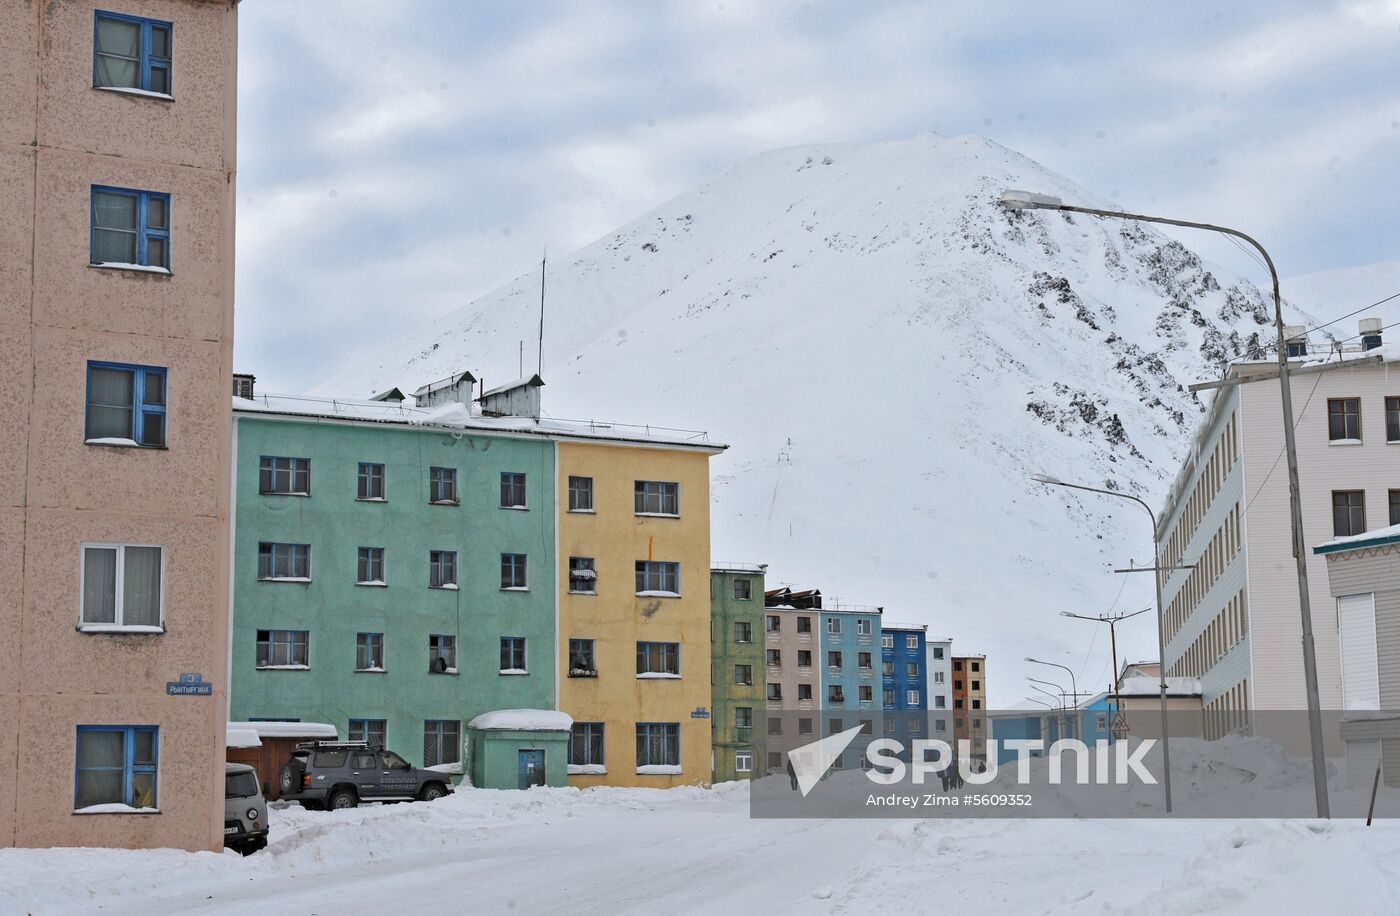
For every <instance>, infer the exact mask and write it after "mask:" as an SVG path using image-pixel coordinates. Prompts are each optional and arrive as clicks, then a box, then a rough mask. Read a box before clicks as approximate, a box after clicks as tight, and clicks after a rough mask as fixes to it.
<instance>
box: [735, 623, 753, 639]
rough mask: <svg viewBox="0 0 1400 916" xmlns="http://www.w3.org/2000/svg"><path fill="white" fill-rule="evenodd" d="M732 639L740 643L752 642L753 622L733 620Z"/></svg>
mask: <svg viewBox="0 0 1400 916" xmlns="http://www.w3.org/2000/svg"><path fill="white" fill-rule="evenodd" d="M734 641H735V642H742V643H751V642H753V624H751V623H749V622H748V621H747V620H738V621H735V622H734Z"/></svg>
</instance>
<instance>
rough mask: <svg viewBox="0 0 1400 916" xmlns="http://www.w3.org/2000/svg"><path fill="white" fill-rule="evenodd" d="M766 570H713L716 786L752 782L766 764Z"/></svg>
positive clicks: (729, 567) (733, 566)
mask: <svg viewBox="0 0 1400 916" xmlns="http://www.w3.org/2000/svg"><path fill="white" fill-rule="evenodd" d="M766 571H767V567H765V566H762V565H752V564H750V565H742V566H741V565H736V564H729V565H726V566H721V567H713V568H711V570H710V607H711V618H710V646H711V650H710V651H711V657H712V659H713V662H712V669H713V675H714V685H713V687H712V688H711V694H712V699H711V701H710V715H711V718H710V728H711V743H712V744H713V746H714V766H713V770H714V781H715V782H726V781H728V780H733V779H753V778H754V776H755V774H756V773H760V772H761V767H762V761H763V760H764V756H763V755H764V747H763V743H762V741H761V740H755V739H761V738H762V733H761V730H760V731H757V732H756V731H755V729H754V715H755V714H761V713H762V712H763V710H764V699H763V689H764V687H763V684H764V682H763V681H762V680H761V678H762V677H763V674H764V657H763V655H764V642H763V637H762V633H763V617H764V608H763V596H764V588H763V578H764V575H765V573H766Z"/></svg>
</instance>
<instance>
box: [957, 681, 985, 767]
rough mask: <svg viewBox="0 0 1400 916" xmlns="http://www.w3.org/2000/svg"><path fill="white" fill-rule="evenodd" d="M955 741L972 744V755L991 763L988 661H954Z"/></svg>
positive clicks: (970, 752) (970, 747) (969, 745)
mask: <svg viewBox="0 0 1400 916" xmlns="http://www.w3.org/2000/svg"><path fill="white" fill-rule="evenodd" d="M952 677H953V689H952V696H953V738H954V740H956V741H966V742H968V744H967V747H968V752H969V754H970V755H971V756H972V757H974V758H976V759H979V760H986V759H987V731H988V728H987V657H986V656H985V655H959V656H955V657H954V658H953V670H952Z"/></svg>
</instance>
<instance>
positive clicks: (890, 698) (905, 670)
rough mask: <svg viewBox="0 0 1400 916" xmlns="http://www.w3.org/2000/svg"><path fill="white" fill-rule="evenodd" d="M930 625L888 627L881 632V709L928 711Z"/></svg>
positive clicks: (892, 625) (896, 625) (887, 625)
mask: <svg viewBox="0 0 1400 916" xmlns="http://www.w3.org/2000/svg"><path fill="white" fill-rule="evenodd" d="M927 634H928V625H927V624H923V625H919V626H914V625H912V624H885V625H883V626H882V627H881V629H880V659H881V661H880V684H881V691H882V695H881V706H882V707H883V708H884V709H887V710H906V709H918V710H922V709H927V708H928V661H927V649H926V645H925V637H926V636H927Z"/></svg>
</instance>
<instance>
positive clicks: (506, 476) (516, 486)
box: [501, 471, 525, 509]
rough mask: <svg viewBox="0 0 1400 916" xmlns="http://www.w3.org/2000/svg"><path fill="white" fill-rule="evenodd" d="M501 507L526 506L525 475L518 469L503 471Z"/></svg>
mask: <svg viewBox="0 0 1400 916" xmlns="http://www.w3.org/2000/svg"><path fill="white" fill-rule="evenodd" d="M501 508H502V509H524V508H525V475H524V474H521V473H518V472H516V471H502V472H501Z"/></svg>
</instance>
